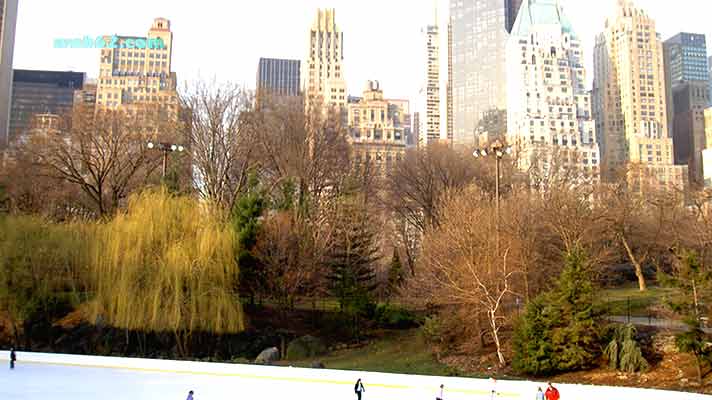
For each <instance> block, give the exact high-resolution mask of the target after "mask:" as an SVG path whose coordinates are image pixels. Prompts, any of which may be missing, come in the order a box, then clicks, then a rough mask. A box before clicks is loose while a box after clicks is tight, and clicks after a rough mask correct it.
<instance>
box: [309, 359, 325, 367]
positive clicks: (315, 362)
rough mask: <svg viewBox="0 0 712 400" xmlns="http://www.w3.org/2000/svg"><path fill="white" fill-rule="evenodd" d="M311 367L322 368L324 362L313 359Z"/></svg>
mask: <svg viewBox="0 0 712 400" xmlns="http://www.w3.org/2000/svg"><path fill="white" fill-rule="evenodd" d="M311 367H312V368H314V369H324V368H326V365H324V363H323V362H321V361H314V362H313V363H311Z"/></svg>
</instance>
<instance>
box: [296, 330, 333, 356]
mask: <svg viewBox="0 0 712 400" xmlns="http://www.w3.org/2000/svg"><path fill="white" fill-rule="evenodd" d="M327 351H328V349H327V347H326V345H325V344H324V342H322V341H321V340H319V339H317V338H315V337H314V336H309V335H307V336H302V337H300V338H298V339H295V340H293V341H292V342H291V343H289V346H287V360H303V359H306V358H311V357H317V356H321V355H324V354H326V353H327Z"/></svg>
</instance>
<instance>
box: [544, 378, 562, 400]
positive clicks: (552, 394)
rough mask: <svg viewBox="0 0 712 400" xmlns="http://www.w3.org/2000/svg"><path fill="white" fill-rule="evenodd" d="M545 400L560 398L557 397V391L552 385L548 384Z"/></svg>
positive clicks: (557, 399)
mask: <svg viewBox="0 0 712 400" xmlns="http://www.w3.org/2000/svg"><path fill="white" fill-rule="evenodd" d="M544 395H545V396H546V400H559V399H560V398H561V396H560V395H559V390H558V389H557V388H555V387H554V385H552V384H551V382H549V387H548V388H547V389H546V393H545V394H544Z"/></svg>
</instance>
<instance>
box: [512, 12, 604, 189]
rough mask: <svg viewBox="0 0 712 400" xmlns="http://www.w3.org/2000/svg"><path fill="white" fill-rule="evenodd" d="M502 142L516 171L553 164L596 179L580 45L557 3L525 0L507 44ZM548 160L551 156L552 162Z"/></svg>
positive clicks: (593, 137)
mask: <svg viewBox="0 0 712 400" xmlns="http://www.w3.org/2000/svg"><path fill="white" fill-rule="evenodd" d="M507 76H508V79H507V139H508V140H507V141H508V142H509V143H511V144H515V145H516V147H517V150H518V151H519V154H520V159H519V163H520V167H522V168H523V169H525V170H528V169H529V167H530V166H532V165H539V166H540V167H541V169H542V171H553V170H554V168H551V165H552V163H553V162H554V161H555V162H557V163H559V164H560V165H561V166H562V167H563V168H567V169H568V168H576V169H578V170H580V171H581V172H583V173H584V174H585V175H587V176H588V177H589V178H590V179H591V180H593V181H597V180H598V179H599V178H600V169H599V168H600V152H599V148H598V143H597V142H596V132H595V122H594V121H593V115H592V114H593V113H592V109H591V98H590V97H591V96H590V94H589V92H588V91H587V90H586V87H585V82H586V72H585V70H584V67H583V51H582V49H581V41H580V40H579V37H578V36H577V35H576V32H575V31H574V30H573V28H572V27H571V23H570V22H569V20H568V19H567V18H566V16H565V15H564V13H563V9H562V8H561V6H560V5H559V1H558V0H528V1H526V2H525V3H524V5H523V6H522V8H521V10H520V12H519V17H518V18H517V22H516V23H515V24H514V27H513V28H512V32H511V36H510V38H509V42H508V43H507ZM553 157H556V159H555V160H554V158H553Z"/></svg>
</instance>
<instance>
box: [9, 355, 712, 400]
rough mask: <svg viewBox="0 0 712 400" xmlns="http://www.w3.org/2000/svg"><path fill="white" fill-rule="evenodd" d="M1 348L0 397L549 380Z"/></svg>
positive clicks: (391, 388) (505, 395)
mask: <svg viewBox="0 0 712 400" xmlns="http://www.w3.org/2000/svg"><path fill="white" fill-rule="evenodd" d="M8 359H9V354H8V353H7V352H0V360H2V362H3V364H4V365H3V368H2V369H0V399H2V400H7V399H14V400H29V399H32V400H35V399H36V400H65V399H66V400H80V399H92V400H94V399H106V400H113V399H117V400H118V399H130V400H164V399H165V400H168V399H171V400H184V399H185V398H186V396H187V394H188V391H189V390H193V391H195V400H228V399H230V400H233V399H249V400H267V399H275V400H277V399H279V400H301V399H303V400H340V399H345V400H346V399H351V400H352V399H355V398H356V396H355V394H354V391H353V386H354V382H355V381H356V379H358V378H362V379H363V382H364V385H365V387H366V392H365V393H364V396H363V400H420V399H422V400H433V399H435V395H436V391H437V387H438V386H439V385H440V384H444V385H445V388H446V390H445V396H444V397H445V399H444V400H465V399H488V400H491V399H493V397H492V389H493V385H496V387H495V389H496V391H497V393H498V395H497V397H496V399H499V400H510V399H511V400H514V399H527V400H534V399H535V395H536V389H537V386H539V385H541V386H543V385H544V383H543V382H505V381H498V382H496V384H493V382H492V381H489V380H477V379H463V378H441V377H424V376H407V375H392V374H380V373H367V372H363V373H362V372H353V371H332V370H313V369H300V368H287V367H260V366H251V365H233V364H205V363H193V362H176V361H165V360H141V359H126V358H108V357H87V356H69V355H55V354H38V353H18V363H17V366H16V368H15V369H14V370H10V369H9V363H8V362H7V360H8ZM556 386H557V387H558V388H559V391H560V392H561V399H562V400H618V399H625V400H633V399H642V400H677V399H679V400H703V399H704V400H712V396H703V395H695V394H690V393H675V392H662V391H654V390H641V389H623V388H607V387H591V386H581V385H556Z"/></svg>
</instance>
